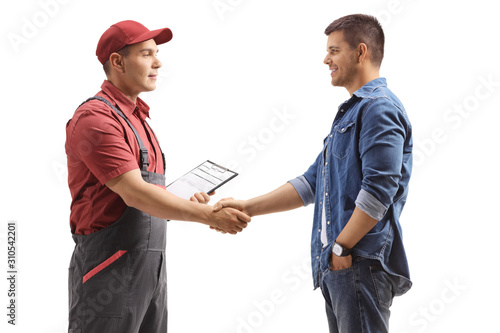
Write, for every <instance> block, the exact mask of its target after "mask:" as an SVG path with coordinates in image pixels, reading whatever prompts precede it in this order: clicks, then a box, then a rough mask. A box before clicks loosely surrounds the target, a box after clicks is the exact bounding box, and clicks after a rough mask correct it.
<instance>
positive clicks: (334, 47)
mask: <svg viewBox="0 0 500 333" xmlns="http://www.w3.org/2000/svg"><path fill="white" fill-rule="evenodd" d="M333 49H337V50H338V49H340V47H338V46H329V47H328V50H333Z"/></svg>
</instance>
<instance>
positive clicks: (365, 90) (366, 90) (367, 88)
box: [352, 77, 387, 98]
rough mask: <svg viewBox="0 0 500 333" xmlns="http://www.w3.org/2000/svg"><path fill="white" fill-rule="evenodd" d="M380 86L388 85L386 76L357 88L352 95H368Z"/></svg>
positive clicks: (362, 96)
mask: <svg viewBox="0 0 500 333" xmlns="http://www.w3.org/2000/svg"><path fill="white" fill-rule="evenodd" d="M379 87H387V82H386V80H385V78H383V77H379V78H378V79H375V80H372V81H370V82H368V83H367V84H365V85H364V86H362V87H361V88H359V89H358V90H356V91H355V92H353V93H352V95H353V96H354V95H356V96H357V97H361V98H364V97H368V95H370V94H371V93H372V92H373V91H374V90H375V89H377V88H379Z"/></svg>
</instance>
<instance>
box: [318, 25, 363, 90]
mask: <svg viewBox="0 0 500 333" xmlns="http://www.w3.org/2000/svg"><path fill="white" fill-rule="evenodd" d="M326 49H327V52H328V53H327V55H326V57H325V60H324V61H323V63H325V64H326V65H328V68H329V69H330V71H331V73H330V75H331V77H332V85H333V86H336V87H344V88H346V89H347V90H348V91H349V92H350V93H351V94H352V91H351V90H352V89H353V88H352V87H354V86H355V85H356V81H357V80H358V76H359V74H358V61H357V55H358V52H357V50H356V49H354V50H353V49H351V47H350V46H349V44H348V43H347V42H346V41H345V40H344V33H343V32H342V31H334V32H332V33H331V34H330V35H328V41H327V45H326ZM355 90H356V89H354V91H355Z"/></svg>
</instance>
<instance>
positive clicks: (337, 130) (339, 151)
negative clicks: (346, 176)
mask: <svg viewBox="0 0 500 333" xmlns="http://www.w3.org/2000/svg"><path fill="white" fill-rule="evenodd" d="M355 125H356V123H355V122H354V121H352V122H345V123H340V124H337V125H335V127H334V128H333V140H332V154H333V156H335V157H337V158H339V159H343V158H345V157H346V156H347V155H349V153H350V152H351V149H352V141H353V137H354V128H355Z"/></svg>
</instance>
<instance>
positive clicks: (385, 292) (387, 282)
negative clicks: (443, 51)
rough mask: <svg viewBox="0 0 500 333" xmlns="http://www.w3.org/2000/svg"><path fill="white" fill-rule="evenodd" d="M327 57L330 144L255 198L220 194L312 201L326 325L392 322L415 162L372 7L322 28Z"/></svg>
mask: <svg viewBox="0 0 500 333" xmlns="http://www.w3.org/2000/svg"><path fill="white" fill-rule="evenodd" d="M325 33H326V35H327V36H328V41H327V51H328V54H327V56H326V58H325V60H324V63H325V64H326V65H328V67H329V69H330V71H331V77H332V85H333V86H339V87H344V88H346V89H347V90H348V91H349V94H350V95H351V98H350V99H349V100H347V101H346V102H344V103H343V104H341V105H340V107H339V109H338V112H337V115H336V117H335V120H334V122H333V125H332V129H331V132H330V134H328V136H327V137H326V138H325V140H324V148H323V150H322V151H321V152H320V153H319V155H318V157H317V159H316V161H315V162H314V163H313V164H312V165H311V166H310V167H309V169H308V170H307V171H306V172H305V173H304V174H303V175H302V176H300V177H297V178H295V179H293V180H291V181H289V182H288V183H286V184H285V185H283V186H281V187H280V188H278V189H276V190H274V191H273V192H270V193H268V194H266V195H263V196H260V197H256V198H253V199H250V200H246V201H242V200H238V201H233V200H229V199H224V200H222V201H220V202H219V203H218V204H217V205H216V206H215V207H214V209H216V210H217V209H219V208H220V207H228V206H229V207H234V208H238V209H240V210H242V211H244V212H246V213H247V214H248V215H250V216H255V215H261V214H268V213H273V212H279V211H285V210H290V209H294V208H298V207H301V206H303V205H304V206H305V205H308V204H310V203H313V202H314V204H315V207H314V208H315V209H314V222H313V231H312V242H311V255H312V256H311V259H312V269H313V279H314V286H315V288H317V287H321V290H322V292H323V295H324V298H325V301H326V313H327V317H328V323H329V327H330V332H341V333H348V332H352V333H360V332H374V333H381V332H388V330H389V316H390V311H389V307H390V305H391V304H392V299H393V297H394V296H396V295H402V294H404V293H405V292H406V291H408V290H409V289H410V287H411V281H410V275H409V269H408V263H407V260H406V255H405V250H404V247H403V242H402V231H401V226H400V224H399V216H400V215H401V211H402V209H403V206H404V204H405V201H406V197H407V194H408V182H409V180H410V174H411V166H412V134H411V125H410V122H409V120H408V117H407V115H406V111H405V110H404V107H403V105H402V104H401V102H400V101H399V100H398V98H397V97H396V96H395V95H394V94H393V93H392V92H391V91H390V90H389V89H388V88H387V84H386V80H385V79H384V78H380V77H379V68H380V65H381V62H382V58H383V53H384V33H383V31H382V28H381V26H380V24H379V23H378V21H377V20H376V19H375V18H373V17H371V16H367V15H349V16H346V17H342V18H340V19H338V20H336V21H334V22H333V23H332V24H330V26H328V28H327V29H326V31H325Z"/></svg>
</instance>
